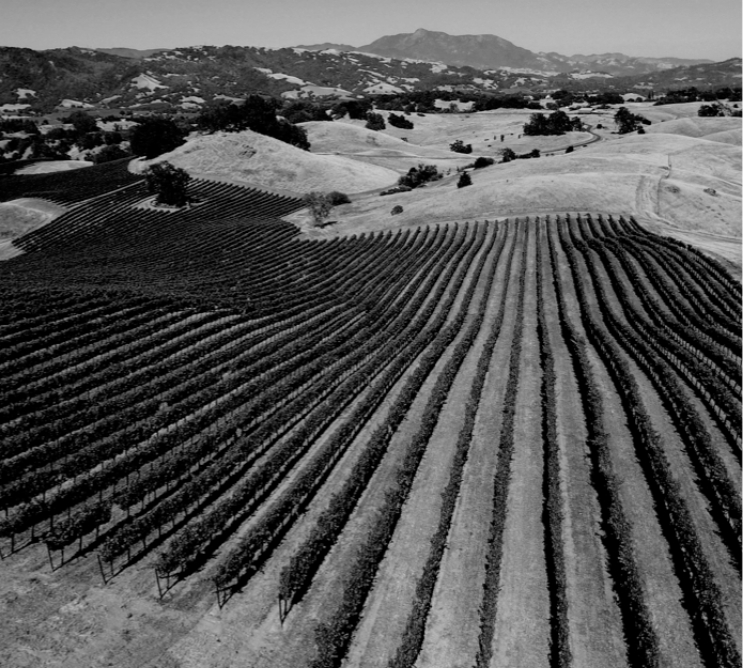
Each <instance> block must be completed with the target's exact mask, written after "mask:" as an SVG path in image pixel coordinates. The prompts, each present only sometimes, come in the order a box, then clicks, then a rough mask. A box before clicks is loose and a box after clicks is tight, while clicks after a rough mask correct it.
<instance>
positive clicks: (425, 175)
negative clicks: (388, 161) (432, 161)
mask: <svg viewBox="0 0 743 668" xmlns="http://www.w3.org/2000/svg"><path fill="white" fill-rule="evenodd" d="M443 176H444V175H443V174H441V173H439V170H438V168H437V167H436V165H424V164H423V163H419V164H418V166H417V167H411V168H410V169H409V170H408V173H407V174H405V175H403V176H401V177H400V178H399V179H398V180H397V184H398V185H399V186H404V187H407V188H418V187H419V186H421V185H423V184H424V183H430V182H432V181H438V180H439V179H441V178H443Z"/></svg>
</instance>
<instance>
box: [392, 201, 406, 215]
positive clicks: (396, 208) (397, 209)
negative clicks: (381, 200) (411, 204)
mask: <svg viewBox="0 0 743 668" xmlns="http://www.w3.org/2000/svg"><path fill="white" fill-rule="evenodd" d="M402 211H403V209H402V207H401V206H400V205H399V204H398V205H397V206H393V207H392V211H390V215H391V216H396V215H397V214H398V213H402Z"/></svg>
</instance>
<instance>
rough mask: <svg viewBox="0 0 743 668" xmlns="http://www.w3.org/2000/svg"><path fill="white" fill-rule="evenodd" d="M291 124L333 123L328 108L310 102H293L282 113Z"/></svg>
mask: <svg viewBox="0 0 743 668" xmlns="http://www.w3.org/2000/svg"><path fill="white" fill-rule="evenodd" d="M279 113H280V114H281V116H283V117H284V118H285V119H286V120H287V121H289V122H290V123H295V124H296V123H307V122H309V121H331V120H333V119H332V118H331V117H330V115H329V114H330V109H329V108H328V106H326V105H323V104H320V103H318V102H316V101H310V100H292V101H291V102H290V103H289V104H288V105H287V106H286V107H284V109H282V110H281V111H280V112H279Z"/></svg>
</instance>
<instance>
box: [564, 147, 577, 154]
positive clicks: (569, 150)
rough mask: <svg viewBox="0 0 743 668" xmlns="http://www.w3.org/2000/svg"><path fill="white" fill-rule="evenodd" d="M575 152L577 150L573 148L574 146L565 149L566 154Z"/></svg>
mask: <svg viewBox="0 0 743 668" xmlns="http://www.w3.org/2000/svg"><path fill="white" fill-rule="evenodd" d="M574 150H575V149H574V148H573V147H572V146H568V147H567V148H566V149H565V153H572V152H573V151H574Z"/></svg>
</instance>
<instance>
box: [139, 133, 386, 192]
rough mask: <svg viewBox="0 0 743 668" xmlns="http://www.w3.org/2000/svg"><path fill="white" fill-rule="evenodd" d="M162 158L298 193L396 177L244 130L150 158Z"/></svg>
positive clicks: (379, 183) (200, 173) (195, 170)
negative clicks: (314, 153)
mask: <svg viewBox="0 0 743 668" xmlns="http://www.w3.org/2000/svg"><path fill="white" fill-rule="evenodd" d="M163 161H167V162H170V163H171V164H173V165H175V166H176V167H181V168H183V169H185V170H186V171H188V172H189V174H191V175H192V176H196V177H202V178H209V179H213V180H220V181H226V182H230V183H237V184H250V185H254V186H259V187H264V188H268V189H271V190H279V191H289V192H291V193H294V194H299V195H301V194H303V193H306V192H310V191H312V190H341V191H345V192H349V193H354V192H359V191H363V190H371V189H374V188H382V187H387V186H390V185H393V184H394V183H395V182H396V181H397V177H398V174H397V172H394V171H392V170H390V169H386V168H384V167H378V166H375V165H366V164H362V163H360V162H357V161H355V160H352V159H350V158H347V157H343V156H332V155H323V156H318V155H313V154H312V153H308V152H307V151H302V150H301V149H298V148H295V147H294V146H291V145H289V144H286V143H284V142H281V141H278V140H277V139H272V138H271V137H266V136H265V135H261V134H257V133H255V132H251V131H250V130H246V131H244V132H239V133H216V134H213V135H205V136H199V137H195V138H192V139H190V140H189V141H187V142H186V144H184V145H183V146H180V147H179V148H177V149H175V150H174V151H172V152H170V153H166V154H164V155H162V156H160V157H158V158H155V160H153V161H152V162H163ZM142 166H143V165H142V164H140V168H141V167H142Z"/></svg>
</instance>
